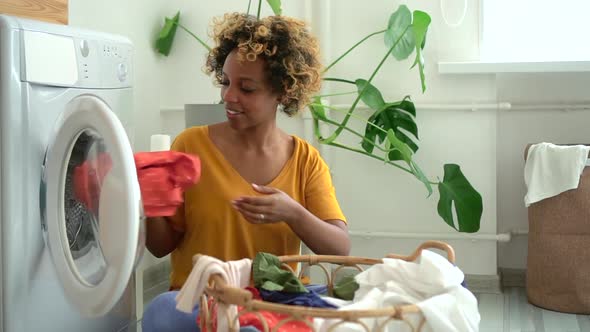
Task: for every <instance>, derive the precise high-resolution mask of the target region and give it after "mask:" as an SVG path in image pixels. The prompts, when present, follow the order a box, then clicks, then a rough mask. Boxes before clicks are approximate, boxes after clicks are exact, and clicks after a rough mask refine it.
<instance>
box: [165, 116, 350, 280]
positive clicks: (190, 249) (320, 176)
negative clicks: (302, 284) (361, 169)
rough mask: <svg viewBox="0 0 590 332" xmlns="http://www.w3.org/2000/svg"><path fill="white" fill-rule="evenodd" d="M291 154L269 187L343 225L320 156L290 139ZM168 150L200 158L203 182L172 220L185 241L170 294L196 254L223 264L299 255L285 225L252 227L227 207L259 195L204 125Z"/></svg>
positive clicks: (176, 260)
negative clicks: (261, 256)
mask: <svg viewBox="0 0 590 332" xmlns="http://www.w3.org/2000/svg"><path fill="white" fill-rule="evenodd" d="M293 139H294V145H295V146H294V150H293V155H292V156H291V158H290V159H289V160H288V161H287V163H286V164H285V166H284V167H283V169H282V170H281V172H280V173H279V175H278V176H277V177H276V178H275V179H274V180H272V181H271V182H270V183H269V184H266V185H267V186H269V187H274V188H277V189H279V190H281V191H283V192H285V193H286V194H288V195H289V196H290V197H292V198H293V199H294V200H295V201H297V202H299V203H300V204H301V205H302V206H304V207H305V208H306V209H307V210H309V211H310V212H311V213H313V214H314V215H315V216H316V217H318V218H320V219H322V220H330V219H339V220H342V221H345V222H346V220H345V218H344V215H343V214H342V211H341V209H340V206H339V205H338V201H337V200H336V194H335V190H334V187H333V185H332V179H331V176H330V172H329V169H328V166H327V165H326V163H325V162H324V161H323V160H322V158H321V156H320V155H319V153H318V151H317V150H316V149H315V148H314V147H313V146H311V145H310V144H309V143H307V142H306V141H304V140H302V139H300V138H298V137H296V136H293ZM171 149H172V150H175V151H181V152H186V153H190V154H194V155H198V156H199V158H200V159H201V179H200V181H199V183H197V184H196V185H194V186H192V187H191V188H189V189H188V190H187V191H186V192H185V194H184V198H185V203H184V205H183V206H182V207H181V208H179V209H178V211H177V213H176V215H175V216H174V217H173V218H171V222H172V226H173V227H174V228H175V229H176V230H178V231H181V232H184V237H183V239H182V241H181V242H180V244H179V246H178V247H177V248H176V250H174V251H173V252H172V254H171V262H172V274H171V278H170V279H171V285H170V288H171V289H178V288H180V287H182V285H183V284H184V282H185V281H186V278H187V277H188V275H189V273H190V271H191V270H192V257H193V255H195V254H197V253H200V254H205V255H209V256H213V257H216V258H218V259H221V260H224V261H230V260H238V259H242V258H251V259H252V258H254V256H255V255H256V253H257V252H268V253H271V254H274V255H277V256H280V255H296V254H299V250H300V244H301V241H300V240H299V238H298V237H297V235H296V234H295V233H293V231H292V230H291V228H290V227H289V226H288V225H287V224H286V223H284V222H279V223H274V224H263V225H254V224H251V223H249V222H248V221H247V220H246V219H244V217H242V215H241V214H240V213H239V212H237V211H236V210H235V209H234V208H233V207H232V205H231V201H232V200H233V199H236V198H238V197H240V196H246V195H248V196H254V195H261V194H260V193H257V192H256V191H254V189H253V188H252V186H251V184H250V183H248V182H247V181H246V180H245V179H244V178H242V177H241V175H240V174H239V173H238V172H237V171H236V170H235V169H234V168H233V167H232V165H231V164H230V163H229V162H228V161H227V160H226V159H225V157H224V156H223V155H222V154H221V152H220V151H219V150H218V149H217V147H216V146H215V145H214V144H213V142H212V141H211V139H210V138H209V129H208V127H207V126H202V127H192V128H189V129H187V130H185V131H183V132H182V133H181V134H180V135H179V136H178V137H177V138H176V140H175V141H174V143H173V144H172V148H171Z"/></svg>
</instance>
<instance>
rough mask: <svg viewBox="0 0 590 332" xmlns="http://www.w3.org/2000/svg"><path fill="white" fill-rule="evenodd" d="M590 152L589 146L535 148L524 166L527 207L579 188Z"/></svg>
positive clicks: (541, 144)
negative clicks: (589, 152)
mask: <svg viewBox="0 0 590 332" xmlns="http://www.w3.org/2000/svg"><path fill="white" fill-rule="evenodd" d="M588 151H590V147H589V146H585V145H570V146H562V145H561V146H560V145H555V144H551V143H545V142H543V143H539V144H534V145H531V147H530V148H529V151H528V155H527V159H526V162H525V165H524V183H525V184H526V187H527V193H526V195H525V197H524V204H525V206H527V207H528V206H529V205H531V204H533V203H535V202H538V201H540V200H543V199H545V198H549V197H553V196H556V195H558V194H560V193H562V192H564V191H566V190H570V189H576V188H578V184H579V183H580V175H581V174H582V171H583V170H584V166H585V165H586V160H587V159H588Z"/></svg>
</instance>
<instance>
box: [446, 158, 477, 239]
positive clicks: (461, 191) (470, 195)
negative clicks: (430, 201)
mask: <svg viewBox="0 0 590 332" xmlns="http://www.w3.org/2000/svg"><path fill="white" fill-rule="evenodd" d="M444 171H445V175H444V179H443V181H442V182H441V183H439V185H438V190H439V192H440V199H439V201H438V214H439V215H440V216H441V217H442V218H443V219H444V221H445V222H446V223H447V224H449V226H451V227H453V228H455V229H456V230H458V231H459V232H467V233H473V232H477V231H478V230H479V223H480V219H481V215H482V213H483V203H482V199H481V195H480V194H479V193H478V192H477V191H476V190H475V189H474V188H473V186H471V184H470V183H469V181H468V180H467V178H465V175H463V173H462V172H461V168H460V167H459V165H456V164H445V166H444ZM453 204H454V206H455V212H456V216H457V225H458V227H459V228H458V229H457V227H456V226H455V221H454V219H453V214H452V206H453Z"/></svg>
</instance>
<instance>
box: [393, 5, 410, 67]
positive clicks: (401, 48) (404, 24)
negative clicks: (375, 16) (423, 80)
mask: <svg viewBox="0 0 590 332" xmlns="http://www.w3.org/2000/svg"><path fill="white" fill-rule="evenodd" d="M411 24H412V13H411V12H410V10H409V9H408V7H407V6H406V5H401V6H399V8H398V9H397V10H396V11H395V12H394V13H393V14H391V16H390V17H389V22H388V24H387V31H386V32H385V45H386V46H387V47H388V48H391V47H393V45H395V42H396V41H397V40H398V39H400V38H401V39H400V41H399V43H398V44H397V45H396V46H395V47H394V49H393V52H391V55H393V57H394V58H396V59H397V60H403V59H407V58H408V57H409V56H410V54H412V52H413V51H414V48H415V45H416V43H415V41H414V34H413V33H409V32H410V31H409V30H410V26H411Z"/></svg>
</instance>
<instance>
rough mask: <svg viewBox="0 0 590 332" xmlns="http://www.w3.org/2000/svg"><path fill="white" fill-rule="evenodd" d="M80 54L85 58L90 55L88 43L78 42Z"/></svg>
mask: <svg viewBox="0 0 590 332" xmlns="http://www.w3.org/2000/svg"><path fill="white" fill-rule="evenodd" d="M80 53H82V56H83V57H87V56H88V54H89V53H90V47H89V46H88V41H87V40H85V39H83V40H81V41H80Z"/></svg>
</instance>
